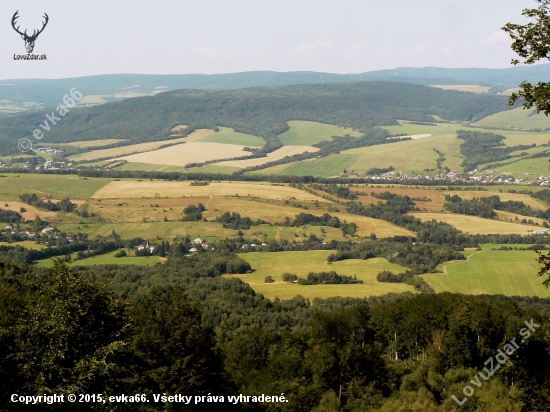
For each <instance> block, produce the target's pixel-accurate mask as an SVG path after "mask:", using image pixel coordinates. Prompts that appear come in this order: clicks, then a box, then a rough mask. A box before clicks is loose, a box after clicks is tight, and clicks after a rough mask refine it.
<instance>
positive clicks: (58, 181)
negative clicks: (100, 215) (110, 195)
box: [0, 173, 112, 201]
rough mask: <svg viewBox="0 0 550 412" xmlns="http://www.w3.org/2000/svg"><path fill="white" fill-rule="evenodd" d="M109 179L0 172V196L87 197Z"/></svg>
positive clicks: (4, 198)
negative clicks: (32, 194)
mask: <svg viewBox="0 0 550 412" xmlns="http://www.w3.org/2000/svg"><path fill="white" fill-rule="evenodd" d="M111 180H112V179H101V178H98V179H96V178H94V179H87V178H82V177H78V176H76V175H49V174H48V175H47V174H30V173H29V174H26V173H20V174H9V173H0V198H1V199H2V200H6V201H16V200H19V196H20V195H22V194H23V193H36V194H37V195H38V196H45V195H47V194H49V195H51V196H52V197H53V198H55V199H63V198H66V197H70V198H71V199H88V198H89V197H91V196H92V195H93V194H94V193H95V192H97V191H98V190H99V189H101V188H102V187H104V186H106V185H107V184H108V183H109V182H111Z"/></svg>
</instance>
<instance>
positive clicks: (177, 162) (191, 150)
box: [122, 142, 253, 167]
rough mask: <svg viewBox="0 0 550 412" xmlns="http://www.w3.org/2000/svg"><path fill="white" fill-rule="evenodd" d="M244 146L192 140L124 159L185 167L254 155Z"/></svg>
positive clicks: (124, 158)
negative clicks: (191, 164)
mask: <svg viewBox="0 0 550 412" xmlns="http://www.w3.org/2000/svg"><path fill="white" fill-rule="evenodd" d="M244 148H245V146H239V145H236V144H224V143H203V142H190V143H186V144H183V145H177V146H171V147H166V148H164V149H160V150H154V151H151V152H145V153H139V154H135V155H131V156H125V157H123V158H122V160H127V161H128V162H136V163H147V164H153V165H168V166H182V167H184V166H186V165H188V164H190V163H204V162H207V161H209V160H217V159H220V160H221V159H231V158H232V157H241V156H247V155H250V156H252V154H253V153H252V152H249V151H246V150H244Z"/></svg>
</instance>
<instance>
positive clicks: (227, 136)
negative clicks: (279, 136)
mask: <svg viewBox="0 0 550 412" xmlns="http://www.w3.org/2000/svg"><path fill="white" fill-rule="evenodd" d="M218 129H219V131H218V132H216V133H214V134H211V135H208V136H205V137H203V138H201V139H199V140H197V141H198V142H208V143H225V144H236V145H240V146H249V147H264V146H265V140H264V139H262V138H261V137H258V136H253V135H250V134H245V133H239V132H236V131H235V130H233V129H230V128H229V127H218Z"/></svg>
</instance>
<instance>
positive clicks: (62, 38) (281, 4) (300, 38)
mask: <svg viewBox="0 0 550 412" xmlns="http://www.w3.org/2000/svg"><path fill="white" fill-rule="evenodd" d="M537 5H538V3H536V2H535V1H534V0H415V1H404V0H386V1H382V0H274V1H264V0H223V1H222V0H180V1H177V0H174V1H165V0H157V1H143V0H133V1H129V0H111V1H104V0H95V1H81V0H80V1H65V0H51V1H36V0H33V1H30V0H18V1H15V0H3V1H2V2H1V3H0V39H1V47H0V59H1V63H0V79H14V78H33V77H34V78H65V77H76V76H86V75H94V74H108V73H145V74H184V73H228V72H241V71H253V70H276V71H299V70H312V71H323V72H336V73H360V72H365V71H371V70H379V69H392V68H396V67H404V66H407V67H425V66H439V67H491V68H505V67H510V60H511V59H512V57H514V54H513V52H512V51H511V50H510V43H511V42H510V39H509V38H508V37H507V36H506V35H505V34H504V33H503V32H502V31H501V30H500V28H501V27H502V26H503V25H504V24H505V23H507V22H510V21H512V22H523V21H524V20H523V17H522V16H521V11H522V10H523V9H524V8H527V7H532V8H535V7H536V6H537ZM16 10H19V14H20V18H19V24H20V25H21V29H23V30H24V29H28V32H30V33H32V31H33V30H34V29H35V28H36V29H37V28H40V27H41V19H42V16H43V13H44V12H46V13H48V15H49V17H50V22H49V24H48V26H47V28H46V29H45V30H44V32H43V33H42V34H41V35H40V36H39V38H38V40H37V41H36V46H35V50H34V54H43V53H45V54H46V55H47V57H48V60H47V61H14V60H13V55H14V54H26V52H25V48H24V42H23V40H22V39H21V37H20V36H19V35H18V34H17V33H16V32H15V31H14V30H13V28H12V27H11V18H12V16H13V14H14V13H15V11H16Z"/></svg>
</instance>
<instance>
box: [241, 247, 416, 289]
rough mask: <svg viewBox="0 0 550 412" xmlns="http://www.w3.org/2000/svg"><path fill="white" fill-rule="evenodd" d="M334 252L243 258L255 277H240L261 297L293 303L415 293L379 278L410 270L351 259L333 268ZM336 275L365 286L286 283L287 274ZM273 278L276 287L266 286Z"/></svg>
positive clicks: (381, 260)
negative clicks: (386, 273)
mask: <svg viewBox="0 0 550 412" xmlns="http://www.w3.org/2000/svg"><path fill="white" fill-rule="evenodd" d="M331 253H333V252H331V251H306V252H277V253H244V254H240V255H239V256H240V257H242V258H243V259H245V260H246V261H247V262H249V263H250V265H251V266H252V269H253V273H251V274H247V275H237V276H238V277H239V278H241V279H243V280H244V281H245V282H247V283H249V284H250V286H251V287H252V288H253V289H254V290H255V291H256V292H258V293H261V294H263V295H264V296H266V297H268V298H270V299H273V298H279V299H291V298H293V297H294V296H297V295H301V296H303V297H305V298H309V299H314V298H316V297H319V298H328V297H334V296H343V297H355V298H363V297H368V296H375V295H384V294H386V293H392V292H395V293H402V292H413V293H414V292H415V290H414V288H413V287H412V286H409V285H406V284H401V283H381V282H378V281H377V280H376V276H377V275H378V273H380V272H381V271H383V270H390V271H393V272H394V273H400V272H404V271H405V270H407V269H406V268H404V267H402V266H400V265H396V264H393V263H390V262H388V261H387V260H386V259H384V258H373V259H368V260H359V259H350V260H344V261H341V262H335V263H332V264H329V263H328V262H327V258H328V256H329V255H330V254H331ZM321 271H325V272H328V271H335V272H336V273H338V274H339V275H346V276H357V279H360V280H362V281H363V282H364V283H363V284H351V285H310V286H304V285H298V284H290V283H285V282H283V280H282V275H283V273H286V272H288V273H293V274H296V275H298V277H307V274H308V273H309V272H321ZM268 275H269V276H272V277H273V279H274V280H275V283H265V282H264V279H265V277H266V276H268Z"/></svg>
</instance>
